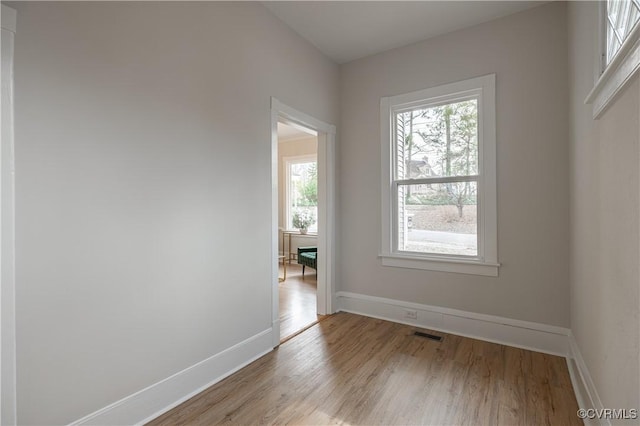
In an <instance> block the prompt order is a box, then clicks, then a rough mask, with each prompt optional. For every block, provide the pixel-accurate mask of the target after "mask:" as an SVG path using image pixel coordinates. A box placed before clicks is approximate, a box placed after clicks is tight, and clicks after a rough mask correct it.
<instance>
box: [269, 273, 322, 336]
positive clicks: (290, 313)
mask: <svg viewBox="0 0 640 426" xmlns="http://www.w3.org/2000/svg"><path fill="white" fill-rule="evenodd" d="M280 276H283V271H282V265H280ZM316 287H317V275H316V271H315V270H313V269H311V268H306V271H305V274H304V278H302V266H301V265H298V264H297V263H292V264H291V265H287V279H286V280H285V281H284V282H281V283H280V285H279V290H280V292H279V293H280V340H281V341H282V340H285V339H286V338H287V337H289V336H291V335H293V334H295V333H297V332H299V331H301V330H304V329H305V328H306V327H308V326H310V325H312V324H313V323H315V322H316V321H318V319H321V318H322V317H321V316H319V315H317V314H316V312H317V308H316Z"/></svg>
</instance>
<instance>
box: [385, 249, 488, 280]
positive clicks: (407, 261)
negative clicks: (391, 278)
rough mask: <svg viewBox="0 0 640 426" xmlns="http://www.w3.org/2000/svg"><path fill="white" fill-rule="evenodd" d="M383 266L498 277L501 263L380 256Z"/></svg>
mask: <svg viewBox="0 0 640 426" xmlns="http://www.w3.org/2000/svg"><path fill="white" fill-rule="evenodd" d="M380 258H381V259H382V265H383V266H394V267H396V268H409V269H423V270H427V271H439V272H454V273H458V274H469V275H484V276H487V277H497V276H498V269H499V267H500V264H499V263H487V262H482V261H478V260H464V259H447V258H442V259H439V258H438V259H436V258H433V257H432V258H425V257H418V256H403V255H397V254H396V255H389V254H385V255H380Z"/></svg>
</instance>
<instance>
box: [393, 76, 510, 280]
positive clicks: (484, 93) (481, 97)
mask: <svg viewBox="0 0 640 426" xmlns="http://www.w3.org/2000/svg"><path fill="white" fill-rule="evenodd" d="M495 79H496V76H495V74H489V75H485V76H482V77H476V78H472V79H469V80H464V81H459V82H455V83H450V84H445V85H442V86H437V87H433V88H429V89H425V90H419V91H416V92H411V93H406V94H402V95H396V96H389V97H384V98H382V99H381V100H380V135H381V138H380V139H381V148H382V192H381V204H382V215H381V217H382V233H381V250H380V258H381V260H382V265H384V266H394V267H401V268H412V269H425V270H431V271H442V272H457V273H463V274H473V275H486V276H497V275H498V269H499V266H500V264H499V263H498V238H497V233H498V232H497V231H498V226H497V196H496V115H495V111H496V110H495V105H496V99H495ZM469 94H473V95H474V96H477V98H478V167H479V169H478V173H479V179H478V236H479V237H478V243H479V245H478V257H474V258H467V257H464V256H443V255H433V254H418V253H407V252H402V253H399V252H397V251H394V232H393V228H394V227H395V223H394V215H395V207H394V201H393V199H392V197H393V189H392V182H393V170H394V169H393V168H394V165H393V160H394V153H393V149H394V146H393V145H394V144H393V140H394V139H393V135H392V129H393V124H392V116H393V112H395V111H398V110H402V109H407V108H409V107H411V106H416V105H424V104H425V103H433V102H436V101H437V98H443V99H445V100H448V99H451V98H455V97H464V96H468V95H469Z"/></svg>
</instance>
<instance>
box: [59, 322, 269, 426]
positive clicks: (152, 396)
mask: <svg viewBox="0 0 640 426" xmlns="http://www.w3.org/2000/svg"><path fill="white" fill-rule="evenodd" d="M272 334H273V328H269V329H268V330H265V331H263V332H261V333H258V334H256V335H255V336H252V337H250V338H248V339H246V340H244V341H242V342H240V343H238V344H236V345H234V346H232V347H230V348H228V349H225V350H224V351H222V352H219V353H217V354H216V355H213V356H212V357H210V358H207V359H205V360H204V361H200V362H198V363H196V364H194V365H192V366H191V367H187V368H185V369H184V370H182V371H180V372H178V373H176V374H174V375H172V376H169V377H167V378H166V379H164V380H161V381H159V382H158V383H155V384H153V385H151V386H149V387H147V388H145V389H142V390H140V391H138V392H136V393H134V394H132V395H129V396H127V397H125V398H123V399H121V400H120V401H117V402H114V403H113V404H110V405H108V406H107V407H104V408H102V409H100V410H98V411H96V412H94V413H91V414H89V415H87V416H85V417H83V418H81V419H79V420H76V421H75V422H73V423H71V425H98V424H100V425H134V424H135V425H138V424H144V423H146V422H149V421H151V420H153V419H155V418H156V417H158V416H160V415H162V414H163V413H165V412H167V411H169V410H171V409H172V408H174V407H176V406H177V405H179V404H181V403H183V402H184V401H186V400H188V399H189V398H191V397H193V396H195V395H197V394H198V393H200V392H202V391H203V390H205V389H207V388H208V387H210V386H212V385H214V384H215V383H217V382H219V381H221V380H222V379H224V378H225V377H228V376H230V375H231V374H233V373H235V372H236V371H238V370H240V369H241V368H243V367H245V366H246V365H248V364H250V363H252V362H253V361H255V360H257V359H258V358H260V357H262V356H263V355H265V354H267V353H269V352H271V351H272V350H273V345H272V341H273V337H272Z"/></svg>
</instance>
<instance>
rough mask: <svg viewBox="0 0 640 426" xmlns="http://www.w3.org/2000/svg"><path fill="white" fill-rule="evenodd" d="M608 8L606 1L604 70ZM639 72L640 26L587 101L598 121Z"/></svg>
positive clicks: (602, 42) (602, 9)
mask: <svg viewBox="0 0 640 426" xmlns="http://www.w3.org/2000/svg"><path fill="white" fill-rule="evenodd" d="M606 7H607V6H606V2H602V6H601V7H600V49H601V52H599V56H600V60H599V61H598V63H599V64H601V65H600V66H601V67H602V66H604V63H606V59H604V58H606V51H605V49H606V39H607V28H606V23H604V19H606V14H607V10H606ZM603 24H604V25H603ZM638 70H640V24H636V26H635V27H634V29H633V30H632V31H631V33H629V35H628V36H627V38H626V39H625V40H624V42H623V43H622V46H620V49H618V52H617V53H616V55H615V56H614V57H613V59H612V60H611V62H609V65H607V66H606V68H605V69H604V72H602V73H601V74H600V76H599V78H598V79H597V81H596V84H595V86H594V87H593V89H592V90H591V92H589V94H588V95H587V98H586V99H585V101H584V102H585V104H592V106H593V118H594V119H598V118H600V117H601V116H602V114H603V113H604V112H605V111H606V110H607V108H608V107H609V106H610V105H611V104H612V103H613V101H615V99H616V97H617V96H618V94H619V93H620V92H622V91H623V90H624V88H625V87H627V84H628V83H629V82H630V81H631V80H632V79H633V77H634V76H635V75H636V73H637V72H638ZM599 71H601V70H599Z"/></svg>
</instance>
